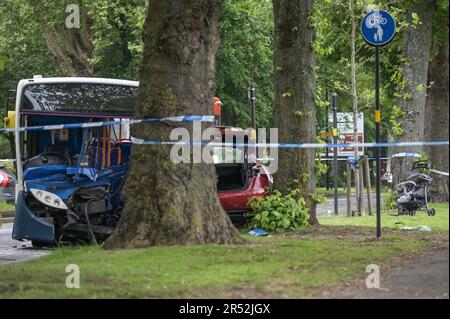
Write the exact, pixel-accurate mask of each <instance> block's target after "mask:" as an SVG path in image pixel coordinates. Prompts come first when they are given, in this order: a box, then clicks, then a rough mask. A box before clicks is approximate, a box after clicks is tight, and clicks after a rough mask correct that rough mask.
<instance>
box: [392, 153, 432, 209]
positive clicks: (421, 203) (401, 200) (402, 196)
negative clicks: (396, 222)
mask: <svg viewBox="0 0 450 319" xmlns="http://www.w3.org/2000/svg"><path fill="white" fill-rule="evenodd" d="M430 169H431V164H430V162H429V161H426V160H420V161H416V162H414V163H413V167H412V169H411V172H412V173H413V174H412V175H411V176H409V177H408V178H407V179H406V181H404V182H402V183H399V184H397V185H396V186H395V187H396V191H397V209H398V214H399V215H411V216H413V215H415V214H416V211H418V210H421V209H423V208H426V210H427V213H428V216H434V215H436V211H435V209H434V208H429V207H428V201H429V199H430V198H429V196H428V186H429V185H430V183H431V182H432V181H433V178H431V176H430V175H428V174H425V173H424V171H426V172H427V173H429V170H430Z"/></svg>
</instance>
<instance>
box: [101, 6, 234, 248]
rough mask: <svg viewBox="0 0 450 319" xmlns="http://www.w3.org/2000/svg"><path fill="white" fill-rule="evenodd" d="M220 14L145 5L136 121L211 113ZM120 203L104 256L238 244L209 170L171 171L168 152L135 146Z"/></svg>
mask: <svg viewBox="0 0 450 319" xmlns="http://www.w3.org/2000/svg"><path fill="white" fill-rule="evenodd" d="M219 8H220V1H215V0H185V1H179V0H152V1H150V6H149V9H148V14H147V20H146V24H145V28H144V45H145V46H144V56H143V59H142V63H141V70H140V90H139V92H140V93H139V98H138V106H137V110H136V117H139V118H142V117H152V118H153V117H164V116H173V115H182V114H207V113H208V111H207V110H208V106H209V104H210V101H211V100H212V96H213V94H212V87H213V83H214V72H215V55H216V51H217V48H218V11H219ZM185 127H186V128H188V127H190V126H188V125H186V126H185ZM172 129H173V127H172V126H170V125H168V124H164V123H158V124H149V125H138V126H134V127H133V129H132V133H133V135H134V136H135V137H139V138H143V139H147V140H167V139H168V138H169V135H170V132H171V130H172ZM191 136H192V135H191ZM125 201H126V204H125V208H124V211H123V214H122V218H121V220H120V222H119V224H118V226H117V228H116V230H115V231H114V233H113V235H112V236H111V237H110V238H109V239H108V240H107V242H106V243H105V247H106V248H132V247H147V246H152V245H178V244H188V243H220V244H233V243H239V242H241V241H242V238H241V237H240V235H239V232H238V231H237V230H236V228H234V226H233V225H232V223H231V222H230V219H229V217H228V216H227V215H226V213H225V212H224V210H223V209H222V207H221V204H220V202H219V200H218V196H217V189H216V182H215V169H214V166H213V165H212V164H204V163H202V164H190V163H184V164H174V163H173V162H172V161H171V159H170V147H169V146H153V145H145V146H138V145H134V146H133V150H132V154H131V161H130V170H129V174H128V177H127V181H126V184H125Z"/></svg>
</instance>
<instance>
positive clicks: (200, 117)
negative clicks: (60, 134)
mask: <svg viewBox="0 0 450 319" xmlns="http://www.w3.org/2000/svg"><path fill="white" fill-rule="evenodd" d="M196 121H200V122H211V123H212V122H214V116H213V115H182V116H169V117H163V118H152V119H137V120H128V119H124V120H121V121H104V122H85V123H70V124H54V125H39V126H29V127H18V128H0V133H11V132H25V131H27V132H33V131H51V130H61V129H76V128H90V127H102V126H112V125H134V124H141V123H155V122H196Z"/></svg>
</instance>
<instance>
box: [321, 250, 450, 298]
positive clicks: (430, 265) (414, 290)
mask: <svg viewBox="0 0 450 319" xmlns="http://www.w3.org/2000/svg"><path fill="white" fill-rule="evenodd" d="M380 275H381V283H380V289H367V288H365V287H358V288H352V287H350V288H347V287H346V288H345V289H343V291H340V292H339V293H338V294H337V295H335V296H330V295H328V294H329V293H327V294H326V295H323V296H320V297H322V298H323V297H325V298H329V297H331V298H370V299H382V298H383V299H448V298H449V250H448V247H447V248H442V249H439V250H434V251H432V252H429V253H427V254H425V255H422V256H420V257H415V258H413V259H412V260H410V261H408V262H406V263H405V264H404V265H401V266H398V267H395V268H392V269H390V270H389V273H388V274H387V275H383V273H382V272H381V274H380ZM327 295H328V296H327Z"/></svg>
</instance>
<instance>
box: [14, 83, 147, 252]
mask: <svg viewBox="0 0 450 319" xmlns="http://www.w3.org/2000/svg"><path fill="white" fill-rule="evenodd" d="M138 85H139V83H138V82H135V81H125V80H114V79H101V78H76V77H74V78H42V77H40V76H35V77H34V78H33V79H27V80H21V81H20V82H19V84H18V87H17V92H16V106H15V114H14V116H15V119H14V124H15V125H14V126H15V127H36V126H48V125H61V128H60V129H52V130H32V131H20V132H18V133H16V137H15V143H16V165H17V166H16V170H17V187H16V216H15V220H14V228H13V238H14V239H16V240H31V241H32V244H33V246H52V245H55V244H64V243H72V242H77V243H79V242H80V241H84V242H90V241H94V242H100V241H103V240H105V239H106V238H107V237H108V236H109V235H110V234H111V233H112V231H113V229H114V227H115V226H116V224H117V222H118V220H119V218H120V213H121V210H122V208H123V204H124V199H123V193H122V186H123V183H124V179H125V173H126V171H127V168H128V159H129V156H130V151H131V144H132V143H131V140H130V133H129V125H127V124H121V125H110V126H97V127H95V126H93V125H92V126H90V125H89V123H92V122H99V121H123V120H127V119H130V118H131V117H132V115H133V113H134V108H135V103H136V98H137V91H138ZM73 123H86V125H83V127H77V128H70V129H69V128H67V127H70V124H73Z"/></svg>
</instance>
